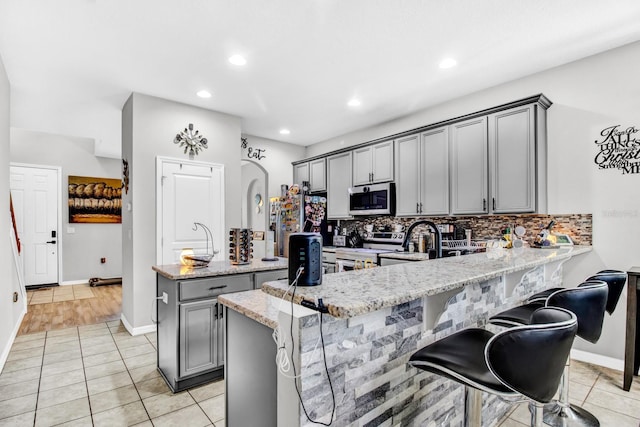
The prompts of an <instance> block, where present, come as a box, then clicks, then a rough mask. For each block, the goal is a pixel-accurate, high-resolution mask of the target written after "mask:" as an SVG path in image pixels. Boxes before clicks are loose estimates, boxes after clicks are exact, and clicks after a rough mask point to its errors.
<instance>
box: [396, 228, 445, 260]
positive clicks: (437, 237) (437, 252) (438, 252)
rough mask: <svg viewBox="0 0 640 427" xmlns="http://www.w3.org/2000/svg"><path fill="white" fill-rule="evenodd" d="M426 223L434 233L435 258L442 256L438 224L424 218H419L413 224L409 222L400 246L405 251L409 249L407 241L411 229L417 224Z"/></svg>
mask: <svg viewBox="0 0 640 427" xmlns="http://www.w3.org/2000/svg"><path fill="white" fill-rule="evenodd" d="M422 224H424V225H428V226H429V227H430V228H431V229H432V230H433V232H434V233H435V235H436V245H435V246H436V258H442V233H440V230H439V229H438V226H437V225H435V224H434V223H433V222H431V221H428V220H426V219H420V220H418V221H416V222H414V223H413V224H411V225H410V226H409V228H408V229H407V233H406V235H405V236H404V241H403V242H402V247H403V248H404V250H405V251H407V250H409V242H410V241H411V233H412V232H413V229H414V228H416V227H417V226H418V225H422Z"/></svg>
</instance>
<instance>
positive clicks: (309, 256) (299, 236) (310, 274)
mask: <svg viewBox="0 0 640 427" xmlns="http://www.w3.org/2000/svg"><path fill="white" fill-rule="evenodd" d="M300 267H302V268H303V270H302V272H301V273H300V276H299V277H298V282H297V286H316V285H321V284H322V236H321V235H320V234H318V233H293V234H290V235H289V284H291V283H292V282H293V281H294V280H295V278H296V276H297V274H298V268H300Z"/></svg>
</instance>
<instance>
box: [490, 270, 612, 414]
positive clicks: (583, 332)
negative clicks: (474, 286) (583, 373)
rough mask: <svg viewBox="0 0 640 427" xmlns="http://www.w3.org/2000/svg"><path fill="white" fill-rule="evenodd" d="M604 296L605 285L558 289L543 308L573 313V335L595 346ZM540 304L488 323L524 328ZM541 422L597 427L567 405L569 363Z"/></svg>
mask: <svg viewBox="0 0 640 427" xmlns="http://www.w3.org/2000/svg"><path fill="white" fill-rule="evenodd" d="M608 295H609V286H608V284H607V283H606V282H604V281H601V280H591V281H586V282H584V283H581V284H580V285H578V287H576V288H560V289H559V290H557V291H555V292H553V293H552V294H551V295H549V296H548V297H547V299H546V300H545V301H544V306H546V307H561V308H564V309H567V310H569V311H571V312H573V313H574V314H575V315H576V317H577V319H578V332H577V335H578V336H579V337H581V338H583V339H585V340H587V341H589V342H591V343H596V342H597V341H598V339H600V335H601V334H602V324H603V322H604V313H605V309H606V307H607V302H608ZM541 304H542V303H540V302H532V303H529V304H525V305H522V306H520V307H515V308H512V309H510V310H506V311H503V312H502V313H499V314H497V315H495V316H493V317H491V318H490V319H489V323H492V324H496V325H501V326H507V327H511V326H514V325H528V324H529V323H530V322H531V316H532V314H533V313H534V312H535V311H536V310H537V309H539V307H540V305H541ZM544 422H545V424H548V425H551V426H557V427H571V426H593V427H597V426H599V425H600V422H599V421H598V419H597V418H596V417H595V416H593V415H592V414H591V413H590V412H588V411H586V410H584V409H582V408H580V407H579V406H576V405H572V404H570V403H569V363H567V366H566V367H565V372H564V375H563V376H562V383H561V386H560V396H559V399H558V401H557V402H556V403H554V404H552V405H550V406H547V407H545V411H544Z"/></svg>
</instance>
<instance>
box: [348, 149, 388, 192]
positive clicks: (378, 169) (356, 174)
mask: <svg viewBox="0 0 640 427" xmlns="http://www.w3.org/2000/svg"><path fill="white" fill-rule="evenodd" d="M386 181H393V141H385V142H380V143H378V144H374V145H369V146H366V147H361V148H356V149H355V150H353V185H354V186H356V185H365V184H373V183H377V182H386Z"/></svg>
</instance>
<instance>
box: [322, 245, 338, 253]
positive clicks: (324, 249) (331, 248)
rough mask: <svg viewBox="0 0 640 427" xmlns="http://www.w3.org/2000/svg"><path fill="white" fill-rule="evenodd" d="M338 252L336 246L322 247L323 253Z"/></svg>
mask: <svg viewBox="0 0 640 427" xmlns="http://www.w3.org/2000/svg"><path fill="white" fill-rule="evenodd" d="M335 251H336V247H335V246H323V247H322V252H335Z"/></svg>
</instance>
